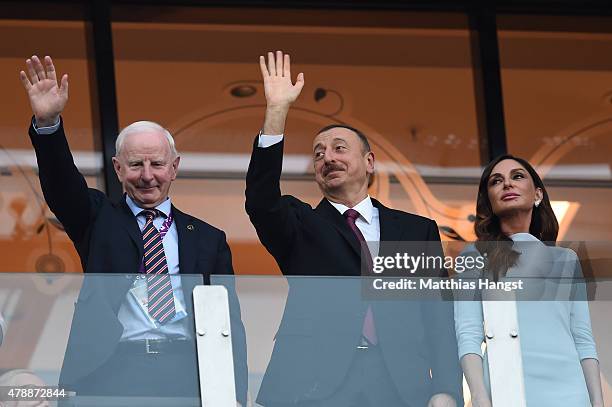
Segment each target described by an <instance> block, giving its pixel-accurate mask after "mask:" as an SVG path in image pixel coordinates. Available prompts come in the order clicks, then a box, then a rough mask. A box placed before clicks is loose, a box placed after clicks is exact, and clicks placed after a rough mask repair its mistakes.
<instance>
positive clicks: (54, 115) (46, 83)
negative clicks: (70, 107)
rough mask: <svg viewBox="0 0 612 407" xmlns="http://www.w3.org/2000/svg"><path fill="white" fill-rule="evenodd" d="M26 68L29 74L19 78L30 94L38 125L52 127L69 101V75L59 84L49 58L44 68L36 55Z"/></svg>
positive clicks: (27, 61)
mask: <svg viewBox="0 0 612 407" xmlns="http://www.w3.org/2000/svg"><path fill="white" fill-rule="evenodd" d="M26 67H27V70H28V74H26V73H25V72H24V71H21V72H19V78H20V79H21V82H22V83H23V87H24V88H25V90H26V91H27V92H28V97H29V98H30V105H31V106H32V112H33V113H34V117H35V118H36V125H37V126H38V127H46V126H52V125H54V124H55V123H57V122H58V120H59V115H60V114H61V113H62V111H63V110H64V107H65V106H66V102H67V101H68V75H67V74H64V76H62V79H61V82H60V83H59V84H58V82H57V75H56V72H55V67H54V66H53V61H52V60H51V57H49V56H46V57H45V58H44V66H43V63H42V62H41V60H40V59H39V58H38V57H37V56H36V55H34V56H32V58H29V59H27V60H26ZM28 75H29V77H28Z"/></svg>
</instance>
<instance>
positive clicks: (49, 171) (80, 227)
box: [29, 121, 101, 248]
mask: <svg viewBox="0 0 612 407" xmlns="http://www.w3.org/2000/svg"><path fill="white" fill-rule="evenodd" d="M29 134H30V139H31V141H32V145H33V146H34V151H35V152H36V160H37V162H38V173H39V174H38V175H39V179H40V186H41V188H42V191H43V195H44V197H45V201H46V202H47V205H49V208H50V209H51V211H52V212H53V213H54V214H55V216H57V219H58V220H59V221H60V222H61V223H62V225H63V226H64V228H65V230H66V233H67V234H68V236H69V237H70V239H71V240H72V241H73V242H75V243H76V242H81V241H82V240H83V237H84V235H85V233H86V231H87V228H88V226H89V224H90V219H91V216H92V207H93V205H92V201H91V200H90V195H89V190H88V188H87V183H86V182H85V178H83V176H82V175H81V173H80V172H79V170H78V169H77V167H76V166H75V164H74V159H73V157H72V153H71V152H70V148H69V146H68V141H67V140H66V135H65V134H64V124H63V121H61V122H60V126H59V129H58V130H57V131H56V132H55V133H52V134H44V135H41V134H37V133H36V131H35V130H34V127H33V126H32V125H31V124H30V130H29ZM100 194H101V193H100ZM94 198H95V196H94ZM77 248H78V247H77Z"/></svg>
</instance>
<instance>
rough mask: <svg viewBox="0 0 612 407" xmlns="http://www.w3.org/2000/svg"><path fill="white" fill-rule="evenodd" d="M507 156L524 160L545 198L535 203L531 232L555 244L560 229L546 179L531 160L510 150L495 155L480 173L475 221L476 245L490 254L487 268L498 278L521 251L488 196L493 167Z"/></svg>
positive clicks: (481, 250) (511, 158)
mask: <svg viewBox="0 0 612 407" xmlns="http://www.w3.org/2000/svg"><path fill="white" fill-rule="evenodd" d="M504 160H514V161H516V162H518V163H519V164H521V165H522V166H523V167H524V168H525V169H526V170H527V172H528V173H529V175H530V176H531V179H532V180H533V183H534V186H535V187H536V188H540V189H541V190H542V202H541V203H540V205H539V206H537V207H536V206H534V208H533V212H532V214H531V223H530V225H529V233H531V234H532V235H534V236H535V237H537V238H538V239H539V240H541V241H542V242H545V243H546V244H554V242H555V241H556V240H557V234H558V232H559V223H558V222H557V217H556V216H555V213H554V212H553V210H552V206H551V205H550V199H549V198H548V193H547V192H546V188H545V187H544V183H543V182H542V179H541V178H540V176H539V175H538V173H537V172H536V171H535V169H534V168H533V167H532V166H531V164H529V163H528V162H527V161H526V160H524V159H522V158H519V157H515V156H513V155H510V154H505V155H501V156H499V157H497V158H495V159H494V160H493V161H491V162H490V163H489V164H488V165H487V166H486V167H485V169H484V171H483V173H482V176H481V177H480V184H479V185H478V197H477V199H476V222H475V224H474V231H475V232H476V237H477V238H478V241H477V242H476V247H477V248H478V250H479V251H480V252H481V253H482V254H486V255H487V259H488V260H487V262H488V272H489V273H492V274H493V276H494V278H495V280H497V279H499V277H500V276H503V275H505V273H506V271H507V270H508V269H509V268H510V267H512V266H514V265H515V264H516V261H517V259H518V255H519V253H517V252H515V251H513V250H512V244H511V242H512V239H510V238H509V237H508V236H506V235H504V233H503V232H502V230H501V225H500V223H499V218H498V217H497V215H495V214H494V213H493V207H492V206H491V201H490V200H489V190H488V185H489V177H490V176H491V172H493V168H494V167H495V166H496V165H497V164H499V163H500V162H501V161H504Z"/></svg>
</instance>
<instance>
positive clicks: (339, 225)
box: [315, 198, 361, 256]
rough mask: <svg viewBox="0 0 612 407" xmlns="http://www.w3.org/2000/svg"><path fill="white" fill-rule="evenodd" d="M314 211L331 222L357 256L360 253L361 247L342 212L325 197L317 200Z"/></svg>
mask: <svg viewBox="0 0 612 407" xmlns="http://www.w3.org/2000/svg"><path fill="white" fill-rule="evenodd" d="M315 211H316V212H317V213H318V214H319V215H322V216H323V217H325V218H326V219H327V220H328V221H330V222H331V224H332V225H333V226H334V227H335V228H336V230H338V232H339V233H340V235H341V236H342V237H343V238H344V240H346V242H347V243H348V244H349V245H350V246H351V248H352V249H353V251H354V252H355V254H357V255H358V256H360V255H361V247H360V244H359V241H358V240H357V237H356V236H355V235H354V234H353V232H352V231H351V229H349V227H348V225H347V224H346V220H345V219H344V216H342V214H340V212H338V210H337V209H336V208H334V207H333V206H332V204H330V203H329V201H328V200H327V199H325V198H323V199H322V200H321V202H319V205H318V206H317V207H316V208H315Z"/></svg>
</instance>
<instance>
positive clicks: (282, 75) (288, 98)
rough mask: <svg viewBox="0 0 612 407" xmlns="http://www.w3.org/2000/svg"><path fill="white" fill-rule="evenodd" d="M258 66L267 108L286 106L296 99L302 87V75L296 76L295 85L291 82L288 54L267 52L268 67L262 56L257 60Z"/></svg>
mask: <svg viewBox="0 0 612 407" xmlns="http://www.w3.org/2000/svg"><path fill="white" fill-rule="evenodd" d="M259 66H260V68H261V75H262V77H263V81H264V91H265V94H266V102H267V105H268V106H269V107H275V106H278V107H284V106H288V105H290V104H291V103H293V102H294V101H295V99H297V97H298V96H299V95H300V92H301V91H302V88H303V87H304V74H302V73H300V74H298V76H297V80H296V81H295V85H294V84H293V83H292V82H291V61H290V58H289V54H285V55H284V56H283V53H282V52H281V51H277V52H276V58H275V57H274V53H272V52H268V65H267V66H266V60H265V58H264V57H263V56H261V57H260V58H259Z"/></svg>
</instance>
